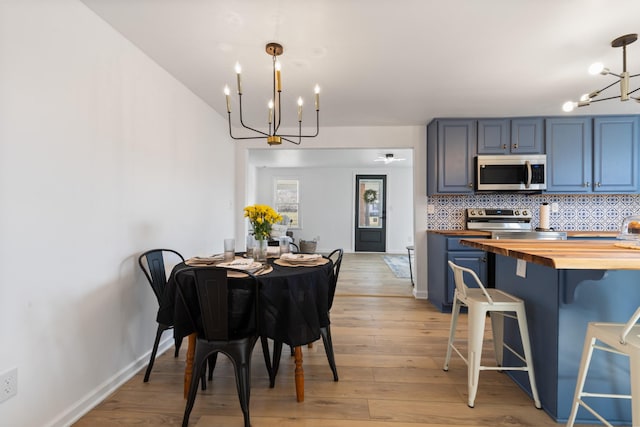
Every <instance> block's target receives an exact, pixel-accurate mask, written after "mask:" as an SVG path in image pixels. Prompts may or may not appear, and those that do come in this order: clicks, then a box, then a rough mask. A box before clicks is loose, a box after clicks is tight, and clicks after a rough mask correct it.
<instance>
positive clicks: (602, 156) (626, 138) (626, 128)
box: [593, 116, 639, 193]
mask: <svg viewBox="0 0 640 427" xmlns="http://www.w3.org/2000/svg"><path fill="white" fill-rule="evenodd" d="M638 124H639V118H638V116H609V117H596V118H594V119H593V133H594V135H593V181H594V186H593V191H595V192H602V193H620V192H622V193H630V192H633V193H636V192H638V155H639V153H638V141H639V139H638Z"/></svg>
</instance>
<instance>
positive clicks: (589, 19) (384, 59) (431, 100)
mask: <svg viewBox="0 0 640 427" xmlns="http://www.w3.org/2000/svg"><path fill="white" fill-rule="evenodd" d="M82 2H83V3H84V4H86V5H87V6H88V7H89V8H90V9H92V10H93V11H94V12H95V13H96V14H98V15H99V16H100V17H102V18H103V19H104V20H105V21H106V22H108V23H109V24H110V25H111V26H113V27H114V28H115V29H116V30H117V31H119V32H120V33H122V34H123V35H124V37H126V38H127V39H129V40H130V41H131V42H132V43H133V44H135V45H136V46H138V47H139V48H140V49H141V50H142V51H144V52H145V53H146V54H147V55H148V56H150V57H151V58H152V59H153V60H155V61H156V62H157V63H158V64H160V66H162V67H163V68H164V69H166V70H167V71H168V72H169V73H171V74H172V75H173V76H175V77H176V78H177V79H178V80H180V81H181V82H183V83H184V85H185V86H187V87H188V88H189V89H190V90H191V91H192V92H193V93H195V94H196V95H197V96H199V97H201V98H202V99H203V100H204V101H205V102H207V103H208V104H209V105H210V106H211V107H212V108H213V109H214V110H216V111H217V112H218V113H219V114H220V115H222V116H223V117H225V116H226V103H225V99H224V95H223V93H222V89H223V87H224V86H225V84H228V85H229V86H230V87H231V89H232V95H233V97H232V101H231V109H232V111H233V112H234V113H236V112H237V111H238V105H237V100H236V99H235V90H236V76H235V72H234V65H235V63H236V62H239V63H240V64H241V65H242V69H243V71H242V86H243V107H246V108H243V109H244V119H245V123H246V124H249V125H251V126H253V127H258V128H264V127H263V126H262V124H263V123H265V122H266V120H267V107H266V104H267V101H268V99H269V98H270V97H271V90H272V89H271V85H272V77H271V65H272V64H271V57H270V56H269V55H268V54H267V53H266V52H265V45H266V43H267V42H270V41H277V42H279V43H281V44H282V45H283V46H284V54H283V55H282V56H280V58H279V60H280V62H281V63H282V82H283V83H282V86H283V88H282V90H283V92H282V105H283V119H282V120H283V127H289V126H292V125H297V114H296V106H295V102H296V100H297V98H298V96H302V97H303V98H304V99H305V109H304V113H303V127H304V128H305V129H307V130H309V132H312V131H313V130H314V129H313V127H314V126H315V114H314V111H313V110H314V109H313V87H314V85H315V84H316V83H317V84H319V85H320V87H321V93H320V108H321V110H320V124H321V126H336V127H339V126H404V125H420V126H423V125H425V124H426V123H428V122H429V121H430V120H431V119H432V118H434V117H502V116H534V115H543V116H549V115H567V113H563V112H562V109H561V106H562V104H563V103H564V102H565V101H567V100H570V99H571V100H577V98H578V97H579V96H580V95H581V94H583V93H585V92H589V91H593V90H596V89H600V88H602V87H604V86H606V85H607V84H609V83H611V82H613V81H615V78H614V77H613V76H601V75H598V76H591V75H589V74H588V73H587V68H588V66H589V65H590V64H591V63H592V62H595V61H596V60H598V61H601V62H603V63H604V64H605V65H606V66H607V67H609V68H610V69H611V71H612V72H616V73H620V72H621V71H622V50H621V49H620V48H612V47H611V45H610V43H611V41H612V40H613V39H614V38H616V37H618V36H620V35H623V34H628V33H638V32H640V21H638V16H640V1H638V0H519V1H514V0H483V1H477V0H440V1H437V2H436V1H433V0H395V1H388V0H376V1H371V0H315V1H300V0H272V1H264V0H224V1H223V0H82ZM627 56H628V70H629V71H630V73H631V74H634V73H640V41H639V42H636V43H635V44H632V45H630V46H629V47H628V48H627ZM637 80H638V82H635V81H634V79H632V85H631V86H632V88H635V87H638V86H640V77H639V78H637ZM616 88H617V86H616ZM610 90H611V91H613V92H615V89H610ZM613 92H612V93H611V96H615V95H616V94H615V93H613ZM603 96H604V95H603ZM618 113H621V114H637V113H640V104H639V103H637V102H635V101H628V102H620V101H618V100H611V101H604V102H600V103H596V104H593V105H591V106H589V107H585V108H581V109H578V110H576V111H574V112H573V113H571V114H582V115H586V114H618ZM234 117H235V115H234ZM234 124H235V122H234ZM307 126H311V127H310V128H307ZM292 148H295V147H294V146H292ZM272 151H275V150H272ZM303 151H307V150H303ZM376 155H377V154H376ZM397 163H400V162H397Z"/></svg>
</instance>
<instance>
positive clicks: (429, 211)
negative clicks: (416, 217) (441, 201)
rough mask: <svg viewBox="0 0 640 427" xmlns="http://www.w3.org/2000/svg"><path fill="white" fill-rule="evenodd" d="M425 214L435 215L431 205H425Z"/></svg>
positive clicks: (433, 207)
mask: <svg viewBox="0 0 640 427" xmlns="http://www.w3.org/2000/svg"><path fill="white" fill-rule="evenodd" d="M427 213H428V214H434V213H436V207H435V205H431V204H429V205H427Z"/></svg>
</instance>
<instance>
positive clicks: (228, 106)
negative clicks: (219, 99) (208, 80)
mask: <svg viewBox="0 0 640 427" xmlns="http://www.w3.org/2000/svg"><path fill="white" fill-rule="evenodd" d="M229 92H230V91H229V86H226V85H225V87H224V96H225V98H226V99H227V113H230V112H231V101H230V100H229Z"/></svg>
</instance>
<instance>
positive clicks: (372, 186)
mask: <svg viewBox="0 0 640 427" xmlns="http://www.w3.org/2000/svg"><path fill="white" fill-rule="evenodd" d="M355 195H356V200H355V206H356V209H355V213H356V218H355V247H354V249H355V251H356V252H386V250H387V248H386V236H387V230H386V217H387V215H386V204H387V203H386V197H387V176H386V175H356V191H355Z"/></svg>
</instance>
